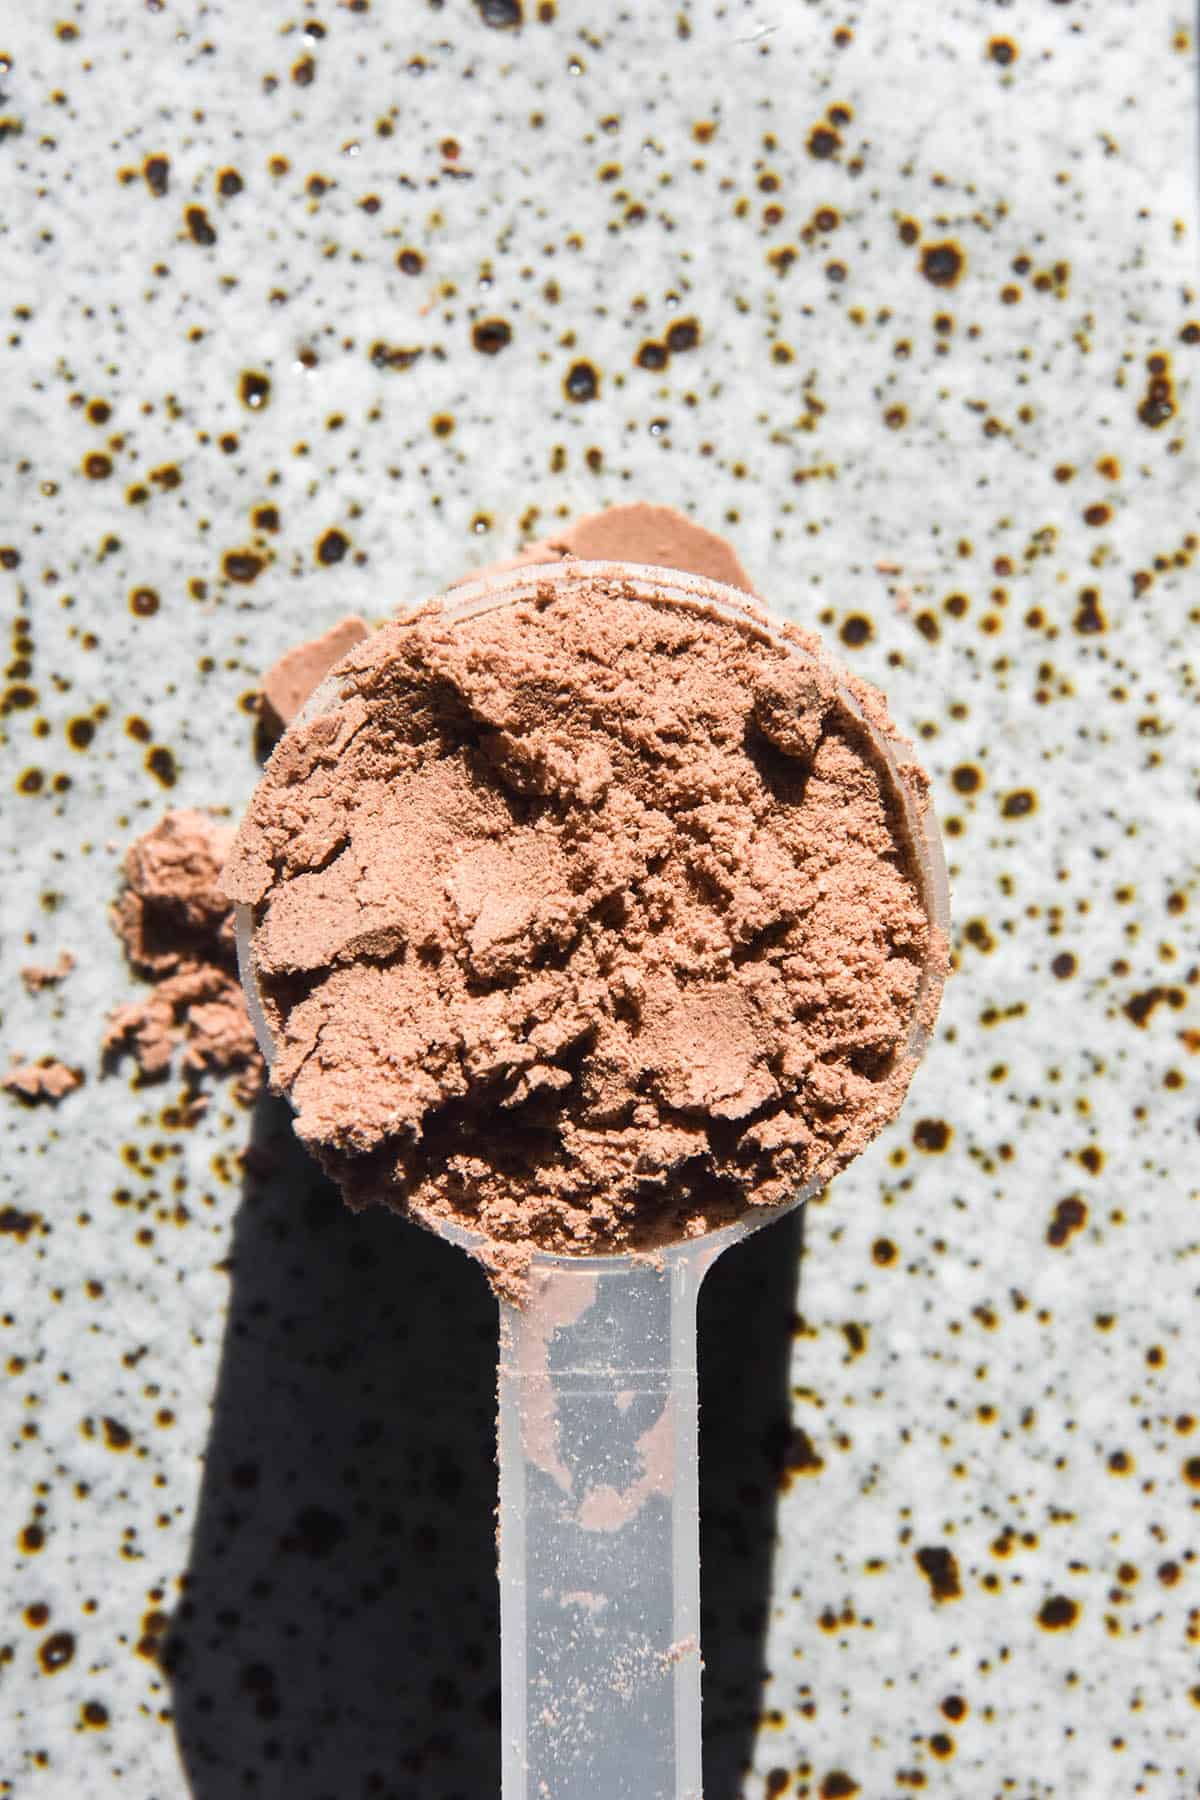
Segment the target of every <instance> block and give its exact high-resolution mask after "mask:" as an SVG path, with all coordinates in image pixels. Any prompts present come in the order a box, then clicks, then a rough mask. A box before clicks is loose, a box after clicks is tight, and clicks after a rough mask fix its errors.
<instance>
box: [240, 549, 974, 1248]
mask: <svg viewBox="0 0 1200 1800" xmlns="http://www.w3.org/2000/svg"><path fill="white" fill-rule="evenodd" d="M701 585H702V584H701ZM793 635H794V636H795V637H796V640H797V642H798V643H800V644H801V645H802V646H804V647H807V649H808V656H806V657H804V658H802V657H801V656H800V655H793V654H791V653H790V652H789V651H787V650H785V649H784V648H782V647H781V646H780V645H778V644H777V643H775V642H773V641H771V640H769V639H768V638H767V637H765V636H764V635H759V634H758V633H756V632H755V631H754V630H753V629H752V628H751V627H746V628H743V627H742V626H740V625H738V624H736V623H733V622H731V621H729V620H727V619H725V618H722V617H720V616H719V615H717V614H716V613H712V612H707V611H705V610H703V608H689V607H686V606H680V605H676V604H672V603H670V602H667V601H665V600H664V601H662V602H659V601H657V600H655V601H652V602H648V601H646V600H645V599H641V598H636V597H634V596H633V595H632V594H631V593H628V592H626V591H625V590H624V589H623V587H622V585H621V583H620V581H619V579H618V578H617V577H615V576H611V577H610V576H604V575H602V574H598V573H597V572H596V571H595V570H594V569H593V570H589V569H587V568H586V567H582V568H580V570H579V572H578V575H577V576H576V578H575V579H574V580H570V579H565V580H564V579H558V580H556V581H553V582H550V581H547V582H546V583H545V584H544V586H543V587H542V588H541V589H540V590H539V592H538V594H537V596H536V598H534V599H532V600H530V601H527V602H521V603H518V604H510V605H507V606H504V607H499V608H496V609H494V610H493V611H491V612H489V613H485V614H483V615H481V616H478V617H476V618H473V619H470V620H465V621H457V622H452V621H451V620H449V619H447V618H445V617H443V616H442V613H441V610H440V608H439V607H437V606H434V607H431V608H427V609H424V610H423V611H421V612H419V613H417V614H414V615H412V616H411V617H410V618H408V619H404V620H400V621H397V622H394V623H392V624H390V625H387V626H385V627H383V628H382V629H381V630H380V631H378V632H377V633H375V634H374V635H373V636H372V637H371V638H370V639H368V640H367V641H366V642H365V643H363V644H361V645H359V646H358V647H357V648H355V649H354V650H353V651H351V653H350V654H349V656H348V657H346V658H345V660H344V661H343V662H342V663H341V664H340V665H339V668H338V671H337V673H336V676H335V678H334V679H335V681H336V683H337V687H338V693H339V695H340V698H339V699H338V702H337V704H336V705H335V706H333V707H332V708H331V709H330V710H328V711H326V712H324V713H323V714H322V715H321V716H319V717H318V718H316V719H314V720H311V721H310V722H308V723H307V724H305V725H303V726H298V727H294V728H293V729H292V730H291V731H289V732H288V734H287V735H286V736H285V737H284V739H283V740H282V742H281V743H280V745H279V747H278V748H277V749H276V751H275V754H274V756H273V757H272V759H271V762H270V763H269V765H268V768H267V771H266V774H265V776H264V778H263V781H262V783H261V784H260V787H259V789H258V791H257V793H256V795H255V797H254V800H253V802H252V804H251V808H250V810H249V812H248V814H247V817H246V819H245V821H244V823H243V825H242V827H241V830H240V832H239V833H238V837H237V840H236V843H235V845H234V848H233V851H232V854H231V857H230V860H229V862H228V864H227V866H226V869H225V873H224V877H223V885H224V888H225V891H226V892H227V893H228V895H229V896H230V897H231V898H233V899H236V900H239V901H243V902H246V903H249V904H250V905H252V906H253V908H254V909H255V912H254V916H255V921H256V930H255V955H256V961H257V969H258V978H259V986H260V992H261V996H262V1000H263V1004H264V1010H265V1013H266V1016H267V1020H268V1023H269V1025H270V1027H271V1031H272V1034H273V1037H274V1040H275V1045H276V1060H275V1062H274V1065H273V1068H272V1080H273V1083H274V1085H275V1086H277V1087H278V1088H279V1089H281V1090H282V1091H284V1092H286V1093H288V1094H289V1095H290V1097H291V1100H292V1102H293V1105H294V1106H295V1108H296V1113H297V1117H296V1127H297V1130H298V1131H299V1134H300V1136H301V1137H302V1138H303V1139H304V1140H305V1142H306V1143H307V1144H308V1145H309V1146H310V1148H311V1149H312V1150H314V1151H315V1152H316V1154H317V1155H318V1156H319V1158H320V1160H321V1161H322V1163H323V1164H324V1166H325V1167H326V1168H327V1169H328V1170H329V1171H330V1173H332V1174H333V1175H334V1176H335V1177H336V1178H337V1179H338V1180H339V1181H340V1182H341V1183H342V1186H343V1188H344V1191H345V1194H346V1198H347V1200H348V1201H349V1202H350V1204H351V1205H353V1206H356V1207H357V1206H363V1205H366V1204H368V1203H370V1202H383V1203H385V1204H387V1205H389V1206H392V1207H394V1208H395V1209H397V1210H399V1211H403V1212H407V1213H411V1214H413V1215H415V1216H416V1217H418V1218H421V1219H423V1220H425V1221H426V1222H428V1223H431V1224H437V1223H438V1222H440V1221H447V1222H454V1223H458V1224H461V1225H463V1226H466V1227H468V1228H469V1229H471V1230H473V1231H476V1232H480V1233H482V1234H483V1235H484V1237H485V1238H486V1239H487V1240H489V1242H490V1245H491V1252H490V1260H491V1262H492V1264H493V1269H494V1272H495V1273H504V1274H507V1275H510V1276H511V1275H513V1274H515V1273H519V1267H518V1265H519V1264H520V1262H521V1261H522V1260H523V1259H524V1258H525V1257H526V1256H527V1255H528V1253H529V1251H530V1249H531V1248H532V1247H540V1248H543V1249H547V1250H553V1251H564V1252H573V1253H576V1254H598V1253H604V1252H611V1251H614V1250H628V1249H635V1248H648V1247H651V1246H654V1245H656V1244H661V1243H663V1242H666V1241H670V1240H674V1239H679V1238H683V1237H687V1236H692V1235H696V1234H699V1233H702V1232H704V1231H707V1230H710V1229H712V1228H713V1227H715V1226H717V1225H719V1224H721V1223H724V1222H727V1221H729V1220H731V1219H733V1218H735V1217H737V1216H739V1215H741V1214H742V1213H744V1212H745V1211H746V1210H747V1209H748V1208H751V1207H766V1206H771V1205H773V1204H778V1203H780V1202H782V1201H785V1200H787V1199H789V1198H791V1197H792V1196H793V1195H794V1193H795V1192H796V1190H797V1188H798V1187H800V1186H803V1185H805V1184H807V1183H809V1182H811V1181H813V1180H824V1179H826V1178H828V1177H829V1176H831V1175H833V1174H834V1173H835V1172H836V1171H837V1170H838V1169H839V1168H841V1167H842V1166H843V1165H844V1164H845V1163H846V1162H848V1161H849V1160H850V1158H851V1157H852V1156H853V1155H855V1154H856V1153H857V1151H859V1150H860V1149H861V1148H862V1147H863V1145H864V1144H865V1143H866V1142H867V1141H868V1140H869V1139H870V1138H871V1137H872V1136H873V1135H874V1133H875V1132H876V1131H877V1130H878V1129H879V1127H880V1126H881V1125H882V1124H883V1123H884V1122H885V1121H886V1120H887V1119H888V1118H889V1117H890V1116H891V1115H892V1114H893V1113H894V1112H895V1111H896V1109H897V1107H898V1106H899V1104H900V1101H901V1099H902V1097H903V1095H904V1092H905V1089H906V1088H907V1085H908V1082H909V1078H910V1076H911V1073H912V1067H913V1062H912V1058H911V1056H910V1055H909V1054H908V1052H907V1040H908V1034H909V1028H910V1025H911V1023H912V1019H913V1014H914V1007H915V1004H916V1001H917V996H918V989H919V987H920V983H921V976H922V971H923V970H924V969H925V968H926V966H927V964H930V963H932V964H934V965H935V969H934V973H935V975H940V973H942V972H943V970H942V963H943V958H944V946H943V945H942V944H941V943H940V941H934V939H935V935H936V934H935V933H934V932H933V931H932V928H931V926H930V924H929V921H928V920H927V917H926V914H925V911H924V908H923V906H922V902H921V896H920V893H919V889H918V883H917V878H916V873H915V866H914V862H913V852H912V848H911V846H910V845H908V843H907V841H906V839H905V837H904V832H903V828H902V825H901V822H900V809H899V807H898V805H897V803H896V799H895V795H894V793H893V792H892V790H891V787H890V780H891V778H890V777H889V776H888V775H886V774H885V773H883V772H882V771H881V770H880V769H879V767H878V766H877V763H876V753H875V752H874V751H873V747H872V746H871V744H870V740H869V738H868V736H867V733H866V732H865V730H864V728H863V726H862V725H861V723H860V722H859V720H858V719H857V718H856V717H855V716H854V714H853V713H852V712H851V711H850V709H849V708H848V707H847V706H846V704H845V702H844V700H843V699H842V698H841V697H840V695H839V691H838V684H837V679H836V677H835V676H834V674H833V673H832V672H831V671H830V670H829V669H828V667H827V666H825V665H823V664H821V663H819V662H817V661H813V660H809V657H811V656H812V654H813V646H814V645H815V640H808V639H803V638H802V636H801V634H799V633H794V634H793ZM843 680H844V682H846V683H849V678H848V677H846V678H843ZM849 685H851V686H852V687H853V688H854V691H855V693H856V697H857V698H858V699H859V700H860V703H861V704H863V706H864V710H867V711H868V712H869V714H870V716H872V718H873V719H874V720H875V721H876V722H878V723H883V722H885V721H886V714H885V713H884V712H883V710H882V701H881V700H880V698H879V696H878V695H876V694H874V692H873V691H872V690H867V689H862V690H861V692H860V690H859V686H858V684H853V683H849ZM906 779H908V780H909V781H910V784H911V786H912V789H913V792H914V796H915V797H916V798H917V799H918V801H919V802H920V801H921V799H922V792H921V780H920V778H919V776H918V775H917V773H916V772H915V771H912V772H910V773H908V774H907V775H906ZM935 985H936V983H935ZM485 1260H489V1258H488V1257H485Z"/></svg>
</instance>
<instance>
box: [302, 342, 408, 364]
mask: <svg viewBox="0 0 1200 1800" xmlns="http://www.w3.org/2000/svg"><path fill="white" fill-rule="evenodd" d="M424 354H425V352H424V350H421V349H406V348H405V347H404V346H402V345H400V344H385V343H383V342H382V341H380V342H376V343H374V344H372V345H371V349H370V357H371V361H372V362H373V363H374V364H375V367H376V368H377V369H411V368H412V366H413V364H414V363H415V362H418V361H419V360H420V358H421V357H422V356H424ZM301 360H303V359H301Z"/></svg>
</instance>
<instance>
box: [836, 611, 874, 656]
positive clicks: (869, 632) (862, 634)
mask: <svg viewBox="0 0 1200 1800" xmlns="http://www.w3.org/2000/svg"><path fill="white" fill-rule="evenodd" d="M874 635H875V627H874V626H873V625H872V623H871V621H870V619H868V618H867V617H866V616H865V614H863V613H850V614H849V616H848V617H847V618H845V619H843V620H842V628H841V630H840V632H839V633H838V636H839V637H840V638H841V640H842V642H843V644H846V645H848V646H849V648H850V649H851V650H857V649H858V648H859V647H860V646H861V645H863V644H869V643H870V641H871V639H872V638H873V637H874Z"/></svg>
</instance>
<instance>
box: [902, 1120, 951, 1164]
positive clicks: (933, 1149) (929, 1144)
mask: <svg viewBox="0 0 1200 1800" xmlns="http://www.w3.org/2000/svg"><path fill="white" fill-rule="evenodd" d="M953 1136H954V1131H953V1128H952V1127H951V1126H949V1125H947V1123H946V1121H945V1119H918V1120H917V1122H916V1124H915V1125H914V1126H913V1134H912V1140H913V1143H914V1144H915V1145H916V1147H917V1149H918V1150H923V1151H924V1152H925V1154H926V1155H927V1156H936V1155H938V1154H939V1153H940V1152H941V1151H943V1150H946V1149H948V1148H949V1146H950V1139H951V1138H952V1137H953Z"/></svg>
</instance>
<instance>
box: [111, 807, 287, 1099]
mask: <svg viewBox="0 0 1200 1800" xmlns="http://www.w3.org/2000/svg"><path fill="white" fill-rule="evenodd" d="M232 836H233V834H232V832H231V831H230V829H229V827H228V826H224V825H219V824H217V823H216V822H215V821H214V820H213V819H211V818H209V817H208V815H207V814H206V813H202V812H194V811H172V812H169V813H167V814H166V815H165V817H164V818H163V819H162V820H160V822H159V823H158V824H157V825H156V826H155V827H154V829H153V830H152V831H148V832H147V833H146V834H145V836H143V837H140V838H138V839H137V841H136V842H135V843H133V844H132V845H131V846H130V847H129V849H128V851H127V852H126V854H125V863H124V875H125V887H124V890H123V892H122V894H121V895H120V898H119V899H118V901H117V903H116V905H115V906H114V907H113V909H112V920H113V926H114V929H115V930H116V932H117V935H118V936H119V937H120V939H121V942H122V943H123V944H124V946H125V954H126V956H127V957H128V959H129V962H130V965H131V966H132V968H133V969H134V970H135V971H136V972H137V973H138V974H139V975H143V976H145V977H146V978H147V979H148V980H150V981H151V982H153V984H154V986H153V990H152V992H151V993H150V994H149V995H148V997H147V998H145V999H141V1000H134V1001H130V1002H128V1003H127V1004H126V1005H124V1006H118V1007H117V1008H115V1010H114V1011H113V1012H112V1013H110V1014H109V1018H108V1023H107V1025H106V1028H105V1031H104V1036H103V1039H102V1044H103V1048H104V1050H105V1052H106V1053H107V1054H108V1055H109V1056H110V1057H112V1058H114V1059H116V1058H119V1057H120V1056H121V1055H123V1054H125V1053H128V1054H131V1055H132V1056H133V1058H134V1060H135V1062H136V1063H137V1065H138V1067H139V1069H140V1070H141V1072H142V1074H143V1075H144V1076H146V1077H147V1078H149V1079H153V1078H156V1077H161V1076H165V1075H166V1074H167V1073H168V1072H169V1071H170V1069H171V1067H172V1065H173V1063H174V1062H175V1059H176V1054H177V1053H179V1064H180V1067H181V1069H182V1071H183V1073H184V1074H185V1075H186V1076H187V1077H189V1078H190V1079H191V1080H192V1081H193V1082H195V1081H198V1080H199V1079H200V1078H201V1077H202V1076H203V1075H205V1074H206V1073H211V1074H215V1075H224V1074H228V1073H233V1074H236V1075H237V1078H238V1079H237V1083H236V1086H235V1089H234V1092H235V1094H236V1095H237V1096H238V1097H239V1098H240V1099H243V1100H245V1101H247V1102H248V1101H251V1100H253V1099H254V1097H255V1095H256V1094H257V1093H258V1091H259V1090H260V1088H261V1086H262V1082H263V1067H262V1059H261V1057H260V1055H259V1051H258V1046H257V1044H256V1043H255V1040H254V1031H253V1028H252V1026H251V1024H250V1017H249V1014H248V1013H247V1011H246V1001H245V996H244V995H243V993H242V987H241V983H240V981H239V980H238V975H237V955H236V950H235V946H234V937H233V909H232V907H231V905H230V903H229V901H228V900H227V899H226V897H225V895H224V894H223V893H222V892H221V890H220V888H219V887H218V885H217V884H218V880H219V877H220V873H221V868H222V865H223V863H224V860H225V856H226V854H227V852H228V849H229V845H230V842H231V840H232Z"/></svg>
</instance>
